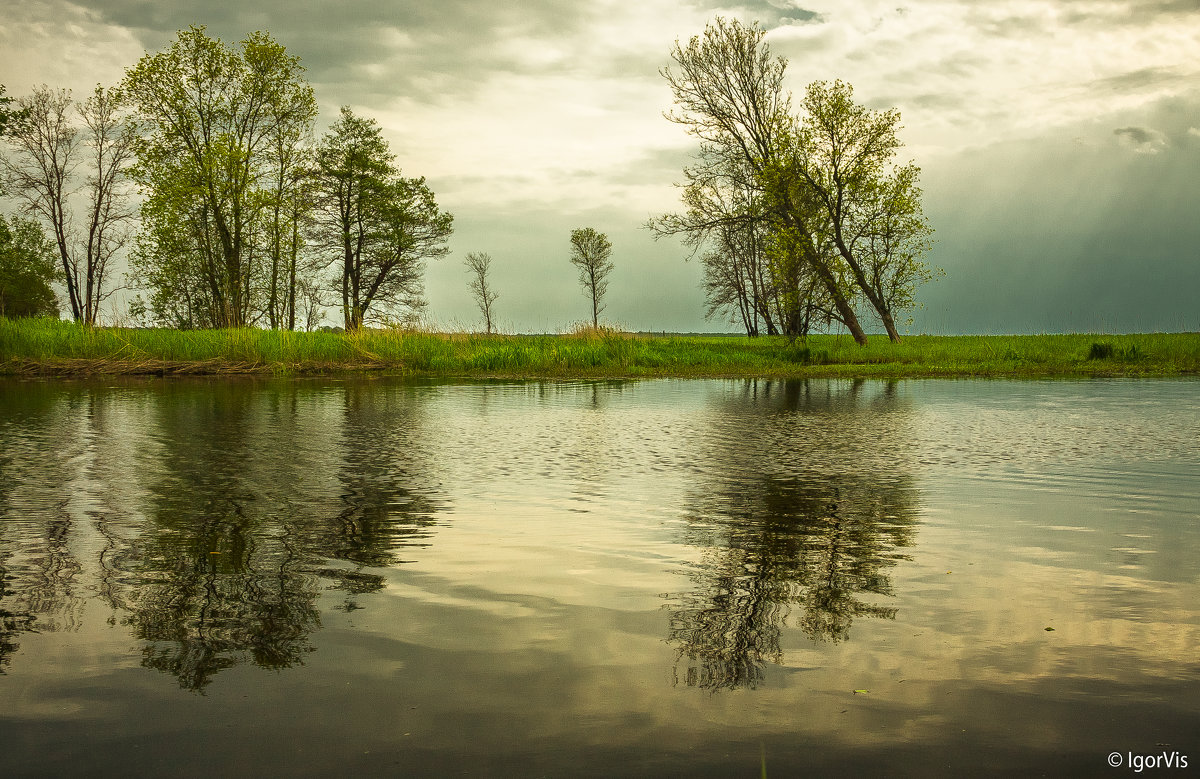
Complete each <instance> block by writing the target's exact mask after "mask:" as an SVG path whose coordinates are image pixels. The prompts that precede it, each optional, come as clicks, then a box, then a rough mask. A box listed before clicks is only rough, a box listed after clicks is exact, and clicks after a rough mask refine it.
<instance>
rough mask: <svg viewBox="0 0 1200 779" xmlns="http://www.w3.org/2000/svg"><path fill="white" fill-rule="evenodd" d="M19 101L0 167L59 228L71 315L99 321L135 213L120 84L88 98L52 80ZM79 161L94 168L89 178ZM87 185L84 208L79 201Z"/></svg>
mask: <svg viewBox="0 0 1200 779" xmlns="http://www.w3.org/2000/svg"><path fill="white" fill-rule="evenodd" d="M16 102H17V106H18V112H17V114H16V116H15V117H14V118H10V121H9V125H10V126H9V127H8V140H9V148H10V151H11V153H10V154H9V155H8V156H7V157H5V158H4V160H3V163H2V165H0V170H2V171H3V174H4V179H5V182H6V184H7V188H8V189H9V190H10V191H11V192H12V193H13V194H14V195H15V196H16V197H17V198H19V199H20V201H21V202H22V205H23V206H24V209H25V210H26V211H27V212H29V213H31V214H35V215H37V216H38V217H39V218H41V219H42V221H43V222H44V223H45V224H46V226H47V227H49V228H50V231H51V233H52V234H53V236H54V242H55V245H56V247H57V250H58V261H59V264H60V266H61V271H62V280H63V282H64V284H65V286H66V290H67V300H68V302H69V304H70V306H71V315H72V316H73V317H74V318H75V320H76V321H80V322H86V323H88V324H95V322H96V321H97V318H98V317H99V314H100V304H101V303H102V302H103V301H104V300H105V299H106V298H108V297H109V296H110V295H111V294H112V292H113V290H112V289H110V288H109V286H108V277H109V271H110V269H111V265H112V260H113V258H114V257H115V256H116V255H117V253H118V252H120V250H121V249H122V247H123V246H124V245H125V242H126V240H127V238H128V235H129V232H128V229H127V225H128V223H129V221H130V220H131V219H132V217H133V212H132V211H131V210H130V209H129V208H128V206H127V205H126V204H127V197H126V195H127V193H126V191H125V186H124V184H125V175H126V169H127V167H128V165H129V162H130V159H131V156H132V143H133V136H132V134H131V132H130V130H129V125H128V123H127V122H126V120H125V118H124V117H123V116H122V115H121V113H120V111H119V110H118V108H117V103H116V99H115V96H114V94H113V92H112V91H111V90H106V89H104V88H103V87H100V86H97V87H96V89H95V91H94V92H93V93H92V95H91V96H90V97H89V98H88V99H87V100H85V101H84V102H83V103H76V102H75V101H74V100H72V99H71V93H70V92H69V91H67V90H52V89H50V88H49V87H47V86H45V85H42V86H41V87H38V88H37V89H35V90H34V91H33V93H32V94H30V95H28V96H26V97H22V98H20V99H18V100H17V101H16ZM76 115H78V118H79V119H81V120H82V127H81V126H80V125H79V124H77V122H76V121H75V120H76ZM80 166H84V167H85V170H86V172H87V176H86V178H85V179H84V181H83V183H82V184H78V183H77V180H78V178H79V176H78V175H77V173H78V171H79V168H80ZM81 191H82V193H83V195H84V197H83V203H84V205H85V208H86V210H85V211H84V213H83V214H82V215H80V214H76V213H74V212H73V207H72V200H73V196H74V195H76V194H77V193H80V192H81ZM79 216H82V218H81V219H80V218H78V217H79Z"/></svg>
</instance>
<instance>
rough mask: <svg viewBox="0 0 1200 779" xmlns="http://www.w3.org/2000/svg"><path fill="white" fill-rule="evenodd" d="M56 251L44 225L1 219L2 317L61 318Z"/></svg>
mask: <svg viewBox="0 0 1200 779" xmlns="http://www.w3.org/2000/svg"><path fill="white" fill-rule="evenodd" d="M55 272H56V267H55V255H54V247H53V245H52V244H51V243H50V241H49V240H48V239H47V238H46V235H45V233H43V232H42V228H41V225H39V224H38V223H37V222H35V221H33V220H30V219H22V218H21V217H18V216H14V217H12V218H11V219H7V220H6V219H5V218H4V217H3V216H2V215H0V317H2V316H9V317H36V316H50V317H57V316H58V300H57V298H56V297H55V295H54V290H53V289H51V287H50V283H51V282H52V281H53V280H54V276H55Z"/></svg>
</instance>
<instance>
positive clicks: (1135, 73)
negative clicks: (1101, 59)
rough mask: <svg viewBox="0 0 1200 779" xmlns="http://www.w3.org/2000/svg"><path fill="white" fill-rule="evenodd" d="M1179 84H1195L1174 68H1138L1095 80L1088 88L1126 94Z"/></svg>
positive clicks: (1191, 76)
mask: <svg viewBox="0 0 1200 779" xmlns="http://www.w3.org/2000/svg"><path fill="white" fill-rule="evenodd" d="M1180 82H1190V83H1195V76H1194V75H1190V74H1187V73H1183V72H1180V71H1179V70H1177V69H1176V68H1139V69H1138V70H1131V71H1129V72H1128V73H1121V74H1120V75H1116V76H1109V77H1108V78H1102V79H1097V80H1096V81H1092V82H1091V84H1090V86H1091V87H1092V88H1093V89H1096V90H1098V91H1105V92H1117V93H1121V94H1128V93H1131V92H1143V91H1145V90H1146V89H1150V88H1153V87H1161V86H1170V85H1174V84H1178V83H1180Z"/></svg>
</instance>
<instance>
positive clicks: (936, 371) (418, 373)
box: [0, 319, 1200, 379]
mask: <svg viewBox="0 0 1200 779" xmlns="http://www.w3.org/2000/svg"><path fill="white" fill-rule="evenodd" d="M345 373H382V374H387V375H400V376H412V377H460V376H461V377H473V378H553V379H568V378H596V377H605V378H641V377H654V376H663V377H667V376H671V377H724V376H732V377H742V376H762V377H795V378H815V377H841V378H856V377H864V378H865V377H878V378H917V377H971V376H979V377H1025V378H1047V377H1072V376H1076V377H1087V376H1178V375H1189V374H1197V373H1200V333H1153V334H1135V335H1091V334H1067V335H1003V336H930V335H917V336H909V337H907V338H905V339H904V340H903V341H902V342H901V343H899V344H892V343H889V342H888V340H887V339H886V338H885V337H883V336H875V337H873V338H871V341H870V343H869V344H868V345H867V346H866V347H859V346H857V345H855V343H854V342H853V341H852V340H851V339H850V338H849V337H847V336H832V335H820V336H812V337H810V338H809V339H808V340H807V341H805V342H796V343H789V342H788V340H787V339H786V338H780V337H761V338H754V339H751V338H745V337H739V336H701V335H638V334H630V333H622V332H617V331H612V330H605V329H601V330H585V331H582V332H579V333H570V334H564V335H482V334H474V333H431V332H421V331H399V330H366V331H363V332H360V333H352V334H343V333H333V332H318V333H294V332H286V331H284V332H281V331H271V330H255V329H239V330H198V331H176V330H161V329H131V328H115V327H95V328H88V327H82V326H79V325H76V324H73V323H70V322H60V321H56V320H10V319H0V374H2V375H10V376H91V375H158V376H172V375H232V374H259V375H271V376H303V375H332V374H345Z"/></svg>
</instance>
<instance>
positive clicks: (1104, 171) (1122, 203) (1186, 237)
mask: <svg viewBox="0 0 1200 779" xmlns="http://www.w3.org/2000/svg"><path fill="white" fill-rule="evenodd" d="M1198 112H1200V95H1192V96H1191V97H1190V98H1187V99H1176V100H1171V101H1167V102H1164V103H1162V104H1160V105H1158V106H1156V107H1155V108H1154V109H1153V110H1151V111H1147V112H1144V113H1142V114H1141V115H1140V116H1138V117H1136V119H1138V120H1140V121H1139V122H1138V123H1136V124H1134V123H1133V122H1130V123H1129V124H1127V125H1125V126H1124V127H1122V128H1121V129H1120V130H1119V131H1118V135H1117V136H1116V138H1117V139H1118V140H1120V139H1128V141H1127V142H1129V143H1136V144H1146V143H1154V142H1156V141H1157V140H1158V139H1160V138H1175V137H1177V136H1178V137H1179V138H1185V137H1186V136H1187V133H1188V127H1189V125H1188V120H1189V119H1194V117H1195V116H1196V115H1198ZM1134 118H1135V117H1132V116H1130V117H1126V119H1127V120H1128V119H1134ZM1110 127H1111V125H1110ZM1154 127H1158V128H1162V129H1159V130H1156V129H1153V128H1154ZM1108 132H1109V133H1110V134H1109V135H1107V136H1106V135H1105V134H1104V131H1102V130H1099V129H1097V128H1096V127H1095V126H1094V125H1091V124H1089V125H1086V126H1081V127H1077V128H1067V129H1064V130H1063V131H1062V132H1061V133H1056V134H1055V135H1054V136H1053V137H1050V138H1043V139H1039V140H1037V141H1024V142H1019V143H1016V142H1014V143H1008V144H1003V145H998V146H993V147H990V148H987V149H983V150H977V151H972V152H965V153H962V154H959V155H956V156H954V157H951V158H946V159H941V160H937V161H935V162H933V163H931V164H927V165H926V166H925V170H926V193H927V197H926V205H927V212H928V214H929V216H930V219H931V221H932V223H933V225H934V227H935V228H936V230H937V234H936V237H937V240H938V243H937V245H936V246H935V248H934V251H933V253H932V255H931V257H930V259H931V261H932V262H933V263H934V264H936V265H940V266H942V267H944V268H945V269H946V271H947V275H946V277H945V278H944V279H942V280H940V281H938V282H936V283H934V284H931V285H929V286H928V287H926V288H925V289H924V290H922V292H921V298H922V300H923V302H924V303H925V305H926V308H925V309H924V310H923V311H921V312H919V313H918V314H917V329H919V330H925V331H930V332H947V333H956V332H963V333H973V332H1043V331H1045V332H1072V331H1084V332H1086V331H1108V332H1114V331H1116V332H1121V331H1124V332H1131V331H1156V330H1167V331H1172V330H1197V329H1200V318H1198V317H1200V312H1198V311H1197V309H1196V306H1195V293H1194V291H1195V290H1196V289H1200V262H1197V249H1196V247H1197V246H1200V222H1198V221H1197V220H1196V218H1195V203H1196V202H1197V200H1198V199H1200V183H1198V182H1200V148H1196V145H1195V144H1193V145H1191V148H1188V144H1186V143H1179V144H1175V143H1172V144H1170V145H1168V146H1165V147H1163V149H1162V152H1161V153H1159V154H1141V155H1139V154H1116V153H1114V151H1115V150H1116V144H1115V143H1114V142H1113V135H1112V134H1111V132H1112V131H1108ZM1072 136H1074V137H1072Z"/></svg>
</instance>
